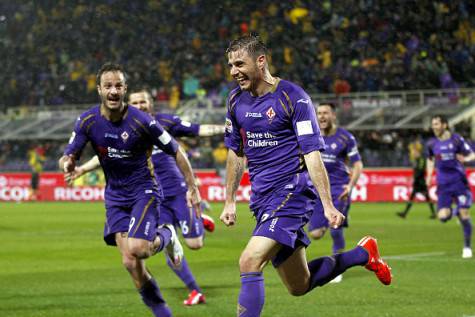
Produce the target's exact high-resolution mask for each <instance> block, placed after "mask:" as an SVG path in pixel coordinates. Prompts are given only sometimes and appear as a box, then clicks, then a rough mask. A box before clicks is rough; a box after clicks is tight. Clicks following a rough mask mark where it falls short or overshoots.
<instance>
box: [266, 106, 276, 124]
mask: <svg viewBox="0 0 475 317" xmlns="http://www.w3.org/2000/svg"><path fill="white" fill-rule="evenodd" d="M266 115H267V118H269V122H272V120H273V119H274V117H275V111H274V109H273V108H272V107H270V108H269V109H267V111H266Z"/></svg>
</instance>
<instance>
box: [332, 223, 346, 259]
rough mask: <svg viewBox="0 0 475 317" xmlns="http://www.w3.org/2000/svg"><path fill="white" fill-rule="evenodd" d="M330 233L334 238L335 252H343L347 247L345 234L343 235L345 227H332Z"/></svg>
mask: <svg viewBox="0 0 475 317" xmlns="http://www.w3.org/2000/svg"><path fill="white" fill-rule="evenodd" d="M330 234H331V236H332V239H333V254H337V253H340V252H342V251H343V250H344V249H345V236H344V235H343V228H342V227H340V228H338V229H330Z"/></svg>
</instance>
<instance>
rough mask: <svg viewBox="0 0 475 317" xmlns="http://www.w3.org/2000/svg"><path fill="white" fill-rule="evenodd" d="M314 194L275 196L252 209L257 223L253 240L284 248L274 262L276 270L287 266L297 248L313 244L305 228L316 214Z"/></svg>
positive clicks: (257, 203) (299, 193)
mask: <svg viewBox="0 0 475 317" xmlns="http://www.w3.org/2000/svg"><path fill="white" fill-rule="evenodd" d="M314 200H315V194H314V193H313V192H311V191H308V193H306V192H297V193H289V192H283V193H273V194H270V195H267V196H265V197H262V198H260V199H259V201H258V202H254V203H253V204H252V206H251V209H252V211H253V212H254V216H255V217H256V219H257V224H256V227H255V228H254V231H253V233H252V235H253V236H262V237H266V238H269V239H272V240H274V241H277V242H278V243H280V244H281V245H282V248H281V250H280V251H279V252H278V253H277V255H276V256H275V257H274V258H273V259H272V264H273V265H274V267H278V266H279V265H280V264H282V263H283V262H285V260H287V259H288V258H289V257H290V256H291V255H292V254H293V253H294V252H295V250H296V249H297V248H299V247H300V246H304V247H307V246H308V245H309V244H310V240H309V239H308V237H307V235H306V233H305V231H304V226H305V225H306V224H307V222H308V220H309V217H310V215H311V214H312V210H313V202H314Z"/></svg>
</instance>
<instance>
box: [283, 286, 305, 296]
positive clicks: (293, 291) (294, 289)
mask: <svg viewBox="0 0 475 317" xmlns="http://www.w3.org/2000/svg"><path fill="white" fill-rule="evenodd" d="M287 290H288V291H289V294H290V295H292V296H303V295H305V294H307V291H308V286H302V285H294V286H287Z"/></svg>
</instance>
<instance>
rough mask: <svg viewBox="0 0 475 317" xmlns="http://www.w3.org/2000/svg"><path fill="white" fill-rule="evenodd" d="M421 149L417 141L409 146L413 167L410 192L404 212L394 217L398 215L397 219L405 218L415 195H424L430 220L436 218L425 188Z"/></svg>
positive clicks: (423, 159)
mask: <svg viewBox="0 0 475 317" xmlns="http://www.w3.org/2000/svg"><path fill="white" fill-rule="evenodd" d="M422 148H423V146H422V144H421V143H420V141H419V140H416V141H414V142H411V143H410V144H409V157H410V158H411V162H412V166H413V178H412V192H411V196H410V197H409V201H408V202H407V204H406V208H405V209H404V211H401V212H397V213H396V215H398V216H399V217H401V218H403V219H404V218H406V216H407V214H408V213H409V210H411V207H412V203H413V201H414V199H415V198H416V194H417V193H421V194H424V196H425V197H426V201H427V204H428V205H429V208H430V212H431V214H430V218H431V219H435V218H436V215H435V209H434V204H432V201H431V199H430V196H429V189H428V188H427V184H426V180H425V173H426V159H425V158H424V155H423V154H422V152H423V150H422Z"/></svg>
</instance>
